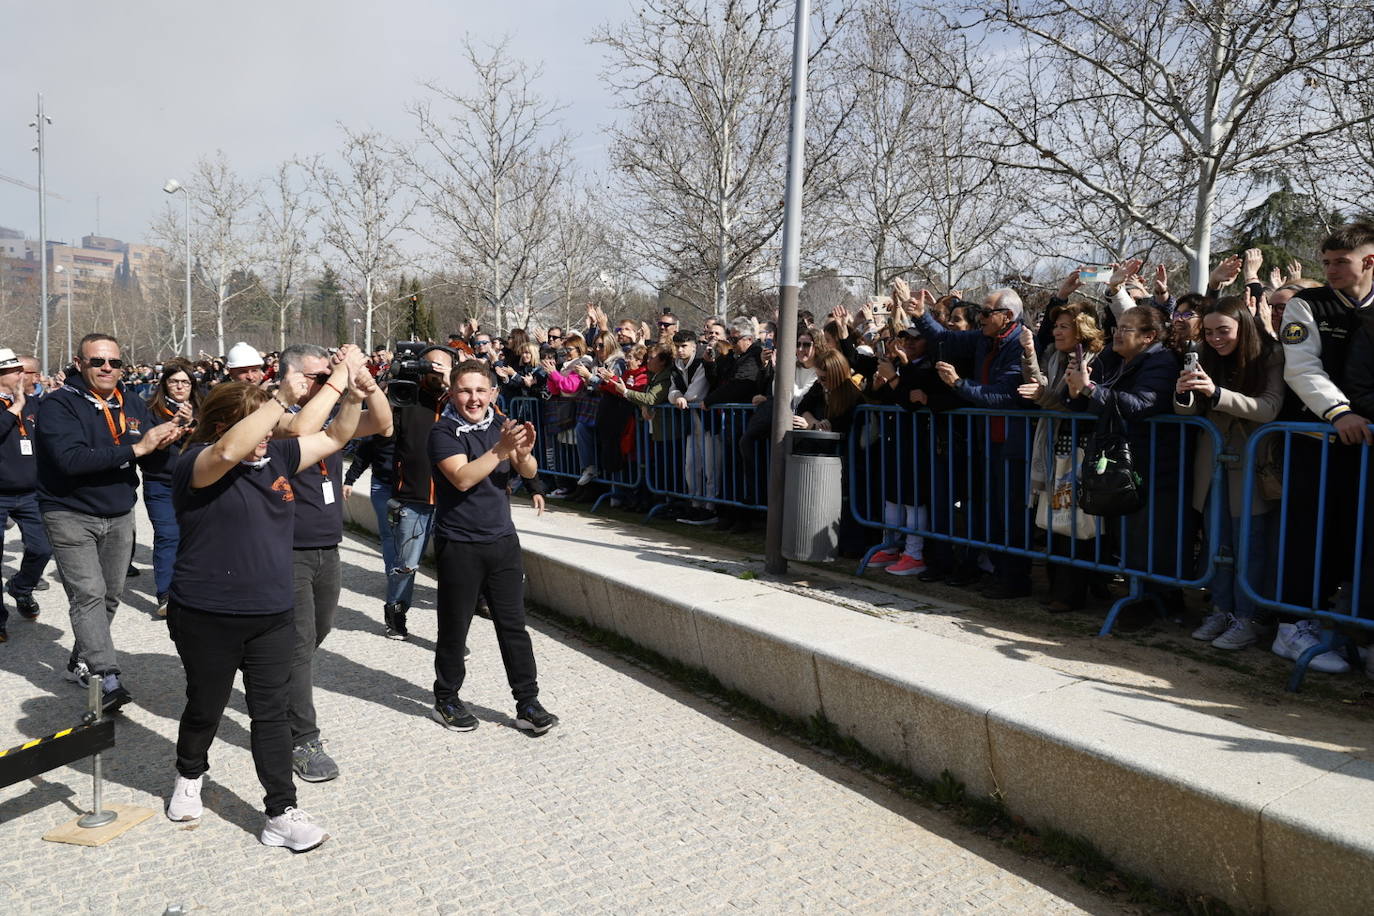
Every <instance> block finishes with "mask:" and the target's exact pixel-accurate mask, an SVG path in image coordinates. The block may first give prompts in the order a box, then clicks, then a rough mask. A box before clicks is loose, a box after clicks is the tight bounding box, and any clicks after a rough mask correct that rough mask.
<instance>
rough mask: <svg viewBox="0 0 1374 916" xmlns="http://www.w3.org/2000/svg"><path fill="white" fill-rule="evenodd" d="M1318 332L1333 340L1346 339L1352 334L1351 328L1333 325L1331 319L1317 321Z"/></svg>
mask: <svg viewBox="0 0 1374 916" xmlns="http://www.w3.org/2000/svg"><path fill="white" fill-rule="evenodd" d="M1317 333H1318V334H1325V335H1327V336H1328V337H1330V338H1332V339H1333V340H1345V339H1346V338H1347V337H1349V336H1350V329H1349V328H1344V327H1341V326H1339V325H1333V324H1331V323H1330V322H1329V321H1319V322H1317Z"/></svg>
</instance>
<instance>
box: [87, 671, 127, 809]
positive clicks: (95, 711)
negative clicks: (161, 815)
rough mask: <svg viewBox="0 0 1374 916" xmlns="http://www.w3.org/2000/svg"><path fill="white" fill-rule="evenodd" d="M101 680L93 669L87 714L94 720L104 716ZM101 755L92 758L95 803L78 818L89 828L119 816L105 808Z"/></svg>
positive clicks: (89, 718) (90, 676)
mask: <svg viewBox="0 0 1374 916" xmlns="http://www.w3.org/2000/svg"><path fill="white" fill-rule="evenodd" d="M100 682H101V677H100V675H98V674H96V673H95V672H94V671H92V672H91V673H90V675H89V676H88V683H89V684H90V701H91V708H90V710H89V711H88V712H87V714H86V718H87V719H88V720H90V721H92V722H99V721H100V720H101V718H103V715H102V711H101V704H100ZM100 757H101V755H100V754H96V755H95V756H94V757H92V758H91V776H92V781H93V782H94V783H95V803H94V805H93V806H92V807H91V811H90V813H89V814H83V815H81V817H79V818H77V819H76V825H77V826H78V827H83V828H85V829H87V830H89V829H91V828H93V827H104V826H105V825H106V824H108V823H110V822H111V821H113V820H114V819H115V818H117V817H118V816H119V815H117V814H115V812H113V811H106V810H105V786H104V779H103V776H104V774H103V773H102V772H101V763H100Z"/></svg>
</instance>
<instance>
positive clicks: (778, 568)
mask: <svg viewBox="0 0 1374 916" xmlns="http://www.w3.org/2000/svg"><path fill="white" fill-rule="evenodd" d="M810 24H811V4H810V2H809V0H797V11H796V22H795V23H794V31H793V38H792V126H791V131H790V134H789V137H788V144H787V197H786V199H785V204H784V209H783V221H782V278H781V283H780V284H779V287H780V290H779V292H780V295H779V297H778V331H777V334H776V335H775V336H774V342H773V352H774V353H775V356H774V361H775V362H776V363H777V365H776V366H775V370H774V373H773V455H772V461H771V463H770V466H769V471H768V534H767V540H766V554H767V555H766V560H765V568H766V569H767V570H768V572H770V573H773V574H775V575H777V574H781V573H785V572H787V559H786V558H785V557H783V555H782V507H783V500H784V495H785V493H786V491H787V463H786V462H787V456H786V455H785V454H784V453H783V437H784V436H786V435H787V431H788V430H790V429H791V428H792V385H793V383H794V381H795V379H796V355H797V298H798V296H799V294H800V292H801V286H800V279H799V277H800V271H799V269H798V262H799V260H800V257H801V206H802V164H803V161H804V159H805V156H806V57H807V53H808V51H807V47H808V44H809V42H808V34H807V33H808V30H809V28H810Z"/></svg>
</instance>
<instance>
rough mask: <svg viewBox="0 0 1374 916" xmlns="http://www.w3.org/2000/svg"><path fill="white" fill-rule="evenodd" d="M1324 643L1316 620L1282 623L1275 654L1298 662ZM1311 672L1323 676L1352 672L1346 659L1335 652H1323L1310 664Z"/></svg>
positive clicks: (1274, 650)
mask: <svg viewBox="0 0 1374 916" xmlns="http://www.w3.org/2000/svg"><path fill="white" fill-rule="evenodd" d="M1321 642H1322V638H1321V629H1320V628H1319V627H1318V626H1317V623H1316V621H1314V620H1299V621H1298V622H1297V623H1281V624H1279V629H1278V632H1277V633H1276V634H1275V635H1274V646H1273V652H1274V654H1275V655H1278V656H1280V657H1282V658H1291V659H1292V660H1293V661H1297V660H1298V659H1299V658H1301V657H1302V654H1303V653H1304V652H1306V651H1307V650H1308V649H1310V648H1312V647H1313V646H1316V645H1320V644H1321ZM1307 668H1308V670H1309V671H1320V672H1321V673H1323V674H1345V673H1346V672H1347V671H1349V670H1350V666H1349V665H1348V664H1346V662H1345V659H1343V658H1341V657H1340V656H1339V655H1337V654H1336V653H1334V652H1322V653H1321V654H1320V655H1317V656H1314V657H1313V659H1312V661H1311V662H1309V663H1308V665H1307Z"/></svg>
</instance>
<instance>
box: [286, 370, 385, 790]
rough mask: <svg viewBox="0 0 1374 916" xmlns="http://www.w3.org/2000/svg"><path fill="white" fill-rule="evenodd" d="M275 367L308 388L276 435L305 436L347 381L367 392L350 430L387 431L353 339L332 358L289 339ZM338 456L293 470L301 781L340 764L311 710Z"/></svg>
mask: <svg viewBox="0 0 1374 916" xmlns="http://www.w3.org/2000/svg"><path fill="white" fill-rule="evenodd" d="M281 369H282V372H283V373H286V372H289V371H298V372H301V373H302V374H304V375H305V376H306V378H308V379H309V380H310V387H309V388H308V389H307V392H306V394H305V395H304V396H302V398H301V399H300V401H299V402H297V405H296V406H297V407H298V408H299V410H293V411H291V412H289V413H286V414H284V415H283V416H282V418H281V420H280V421H278V423H277V428H276V435H278V436H281V437H289V436H301V435H309V434H311V433H313V432H316V431H317V430H319V429H320V427H321V426H328V425H329V424H330V423H331V422H332V421H331V420H330V419H329V418H330V417H331V415H332V412H333V410H334V408H335V407H336V406H337V404H338V403H339V398H340V397H341V396H342V395H343V393H344V391H345V389H347V388H348V387H349V384H350V380H352V383H353V384H354V385H355V386H356V387H357V389H358V391H359V392H360V393H362V394H363V395H364V396H365V397H366V404H367V413H366V414H364V415H363V418H362V419H361V420H358V421H357V426H356V429H354V430H350V431H348V432H347V435H348V436H350V437H352V436H355V435H356V436H372V435H382V436H389V435H391V405H390V404H388V403H387V400H386V395H385V394H384V393H383V392H382V391H381V389H380V388H378V387H377V383H376V381H375V380H373V378H372V374H371V373H370V372H368V371H367V368H366V360H365V358H364V356H363V354H362V352H361V351H359V350H358V348H357V347H355V346H352V345H351V344H349V345H345V346H343V347H340V348H339V349H338V350H337V351H336V352H335V354H334V355H333V356H332V357H331V356H330V354H329V351H328V350H325V349H324V348H322V347H317V346H314V345H311V344H295V345H292V346H290V347H287V348H286V349H285V350H283V351H282V354H281ZM343 476H344V475H343V456H342V454H341V453H339V452H335V453H333V454H332V455H330V456H329V457H327V458H325V459H324V460H323V461H320V462H318V463H316V464H311V465H310V466H309V467H307V468H305V469H304V470H302V471H301V472H300V473H298V474H296V476H295V478H294V479H293V480H292V485H293V486H294V487H295V490H296V517H295V533H294V537H293V540H292V551H291V553H292V561H293V562H292V581H293V583H294V590H295V602H296V607H295V618H294V620H295V625H296V652H295V657H294V658H293V660H292V663H291V707H290V720H291V742H292V751H291V763H292V766H293V767H294V768H295V770H296V775H298V776H300V778H301V779H304V780H305V781H306V782H326V781H328V780H330V779H334V778H335V777H337V776H338V775H339V767H338V764H336V763H335V762H334V758H332V757H330V756H329V754H328V753H326V752H325V750H324V744H323V743H322V742H321V740H320V727H319V723H318V722H317V720H316V715H315V684H314V664H315V651H316V650H317V649H318V648H319V646H320V643H322V642H324V638H325V637H326V636H328V635H329V631H330V630H331V629H333V626H334V613H335V611H337V610H338V607H339V587H340V577H341V569H342V566H341V564H340V561H339V542H340V541H342V540H343V489H342V488H343Z"/></svg>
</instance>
